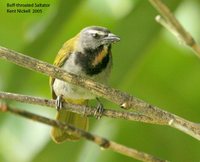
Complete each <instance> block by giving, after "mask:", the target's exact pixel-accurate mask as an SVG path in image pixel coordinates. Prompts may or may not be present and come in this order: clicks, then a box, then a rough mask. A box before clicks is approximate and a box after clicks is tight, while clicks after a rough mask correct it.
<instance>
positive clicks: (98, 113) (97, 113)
mask: <svg viewBox="0 0 200 162" xmlns="http://www.w3.org/2000/svg"><path fill="white" fill-rule="evenodd" d="M96 100H97V102H98V105H97V108H96V110H95V112H94V116H95V117H96V119H100V118H101V117H102V114H103V112H104V107H103V104H102V103H101V102H100V100H99V98H96Z"/></svg>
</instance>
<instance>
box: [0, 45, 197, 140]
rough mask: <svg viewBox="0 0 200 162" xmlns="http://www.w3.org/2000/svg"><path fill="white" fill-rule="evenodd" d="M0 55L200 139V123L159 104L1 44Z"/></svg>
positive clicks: (2, 57)
mask: <svg viewBox="0 0 200 162" xmlns="http://www.w3.org/2000/svg"><path fill="white" fill-rule="evenodd" d="M0 58H1V59H4V60H8V61H10V62H13V63H15V64H17V65H19V66H22V67H25V68H27V69H31V70H34V71H37V72H40V73H42V74H45V75H49V76H51V77H53V78H58V79H60V80H63V81H66V82H69V83H71V84H75V85H77V86H80V87H83V88H86V89H88V90H90V91H91V92H92V93H94V94H96V95H97V96H101V97H103V98H105V99H107V100H109V101H111V102H113V103H116V104H118V105H121V106H122V107H123V108H124V109H130V110H134V111H138V112H142V113H143V115H145V116H148V117H150V118H151V119H152V120H153V121H154V122H156V123H160V124H163V125H164V124H165V125H169V126H171V127H174V128H176V129H178V130H180V131H182V132H184V133H186V134H188V135H190V136H192V137H194V138H196V139H198V140H200V126H199V125H197V124H195V123H193V122H190V121H188V120H185V119H183V118H181V117H178V116H176V115H174V114H172V113H169V112H167V111H164V110H162V109H160V108H158V107H156V106H152V105H151V104H149V103H146V102H145V101H142V100H140V99H138V98H136V97H133V96H131V95H129V94H127V93H124V92H121V91H119V90H116V89H114V88H111V87H108V86H106V85H103V84H100V83H97V82H94V81H92V80H90V79H86V78H84V77H81V76H77V75H75V74H70V73H67V72H66V71H65V70H63V69H61V68H58V67H55V66H53V65H51V64H48V63H46V62H43V61H40V60H37V59H35V58H32V57H29V56H25V55H23V54H21V53H18V52H15V51H12V50H9V49H7V48H3V47H0Z"/></svg>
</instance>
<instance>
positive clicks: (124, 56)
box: [0, 0, 200, 162]
mask: <svg viewBox="0 0 200 162" xmlns="http://www.w3.org/2000/svg"><path fill="white" fill-rule="evenodd" d="M8 2H9V3H21V2H23V3H41V1H39V0H29V1H20V0H18V1H17V0H10V1H9V0H5V1H1V2H0V45H1V46H4V47H7V48H10V49H13V50H16V51H18V52H21V53H24V54H26V55H29V56H32V57H35V58H38V59H41V60H44V61H47V62H49V63H52V62H53V60H54V57H55V55H56V53H57V51H58V50H59V49H60V48H61V46H62V44H63V43H64V42H65V41H66V40H68V39H69V38H71V37H73V36H74V35H75V34H76V33H78V32H79V31H80V30H81V29H82V28H83V27H86V26H89V25H100V26H105V27H108V28H109V29H110V30H111V31H112V32H113V33H115V34H117V35H119V36H120V37H121V42H120V43H117V44H115V45H114V46H113V59H114V60H113V62H114V66H113V71H112V75H111V78H110V85H111V86H112V87H115V88H118V89H120V90H122V91H125V92H128V93H130V94H132V95H134V96H136V97H138V98H141V99H143V100H145V101H147V102H149V103H151V104H154V105H157V106H159V107H161V108H163V109H165V110H167V111H169V112H172V113H175V114H177V115H179V116H182V117H184V118H186V119H188V120H191V121H194V122H199V116H200V108H199V106H200V86H199V83H200V60H199V59H198V58H197V57H196V56H195V55H194V54H193V53H192V51H190V50H189V49H188V48H186V47H184V46H183V45H180V44H179V43H178V42H177V40H176V39H175V38H174V37H173V36H172V35H171V34H170V33H169V32H168V31H166V30H165V29H163V28H162V27H161V26H160V25H159V24H157V23H156V22H155V21H154V17H155V16H156V14H157V12H156V11H155V10H154V8H153V7H152V6H151V5H150V4H149V2H148V1H146V0H143V1H142V0H101V1H100V0H76V1H75V0H57V1H56V0H43V1H42V3H49V4H50V7H49V8H44V9H43V12H42V13H41V14H36V13H35V14H19V13H18V14H17V13H12V14H11V13H6V10H7V9H8V8H7V7H6V5H7V3H8ZM164 2H165V3H167V5H168V6H169V7H170V8H171V9H172V10H173V11H174V13H175V15H176V16H177V17H178V19H179V20H180V21H181V23H182V24H183V25H184V27H185V28H186V29H187V30H188V31H189V32H190V33H191V34H192V35H193V36H194V37H195V39H197V40H198V41H199V42H200V21H199V16H200V1H199V0H191V1H189V0H165V1H164ZM0 90H1V91H9V92H14V93H20V94H28V95H33V96H41V97H48V98H50V90H49V85H48V77H46V76H44V75H41V74H38V73H36V72H33V71H29V70H26V69H23V68H21V67H18V66H16V65H14V64H12V63H9V62H6V61H2V60H0ZM8 102H9V103H10V104H11V105H13V106H15V107H17V108H22V109H26V110H29V111H32V112H35V113H38V114H41V115H43V116H48V117H52V118H54V115H55V110H53V109H48V108H43V107H39V106H34V105H26V104H19V103H16V102H11V101H8ZM104 105H105V107H116V108H118V107H117V106H116V105H113V104H111V103H109V102H107V101H105V102H104ZM90 123H91V127H90V132H92V133H95V134H98V135H100V136H103V137H106V138H108V139H111V140H114V141H116V142H119V143H121V144H124V145H126V146H129V147H133V148H136V149H139V150H141V151H144V152H147V153H150V154H152V155H155V156H158V157H160V158H163V159H167V160H170V161H177V162H180V161H181V162H197V161H200V143H199V141H197V140H195V139H193V138H192V137H190V136H188V135H185V134H183V133H182V132H179V131H177V130H175V129H172V128H169V127H166V126H158V125H151V124H143V123H139V122H130V121H125V120H114V119H108V118H105V117H103V118H102V119H101V120H98V121H96V120H95V119H90ZM49 131H50V127H48V126H46V125H42V124H40V123H36V122H32V121H29V120H27V119H23V118H20V117H17V116H13V115H11V114H4V113H1V114H0V162H13V161H15V162H47V161H48V162H94V161H95V162H102V161H105V162H108V161H115V162H121V161H126V162H129V161H134V160H132V159H131V158H128V157H125V156H123V155H120V154H117V153H114V152H112V151H107V150H101V149H100V148H99V147H98V146H96V145H94V144H93V143H91V142H88V141H85V140H81V141H80V142H75V143H74V142H65V143H63V144H60V145H57V144H55V143H53V142H52V141H51V139H50V137H49ZM135 161H137V160H135Z"/></svg>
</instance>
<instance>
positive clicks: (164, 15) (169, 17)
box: [149, 0, 200, 57]
mask: <svg viewBox="0 0 200 162" xmlns="http://www.w3.org/2000/svg"><path fill="white" fill-rule="evenodd" d="M149 1H150V3H151V4H152V5H153V7H154V8H155V9H156V10H157V11H158V12H159V13H160V15H161V16H160V15H159V16H156V21H157V22H158V23H160V24H161V25H163V26H164V27H165V28H167V29H168V30H169V31H170V32H171V33H172V34H173V35H175V37H176V38H177V39H178V40H179V41H180V42H181V43H184V44H186V45H187V46H189V47H190V48H192V49H193V51H194V52H195V54H196V55H197V56H198V57H200V46H199V45H198V44H197V43H196V41H195V40H194V38H193V37H192V36H191V35H190V33H188V32H187V31H186V30H185V29H184V27H183V26H182V25H181V24H180V23H179V21H178V20H177V19H176V17H175V16H174V15H173V13H172V12H171V11H170V9H169V8H168V7H167V6H166V5H165V4H164V3H163V2H162V1H161V0H149Z"/></svg>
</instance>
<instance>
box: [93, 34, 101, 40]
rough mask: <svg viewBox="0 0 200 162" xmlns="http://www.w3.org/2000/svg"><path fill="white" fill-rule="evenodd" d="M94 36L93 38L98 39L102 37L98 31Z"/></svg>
mask: <svg viewBox="0 0 200 162" xmlns="http://www.w3.org/2000/svg"><path fill="white" fill-rule="evenodd" d="M92 36H93V38H96V39H97V38H99V37H100V35H99V34H98V33H93V34H92Z"/></svg>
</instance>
